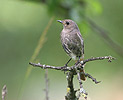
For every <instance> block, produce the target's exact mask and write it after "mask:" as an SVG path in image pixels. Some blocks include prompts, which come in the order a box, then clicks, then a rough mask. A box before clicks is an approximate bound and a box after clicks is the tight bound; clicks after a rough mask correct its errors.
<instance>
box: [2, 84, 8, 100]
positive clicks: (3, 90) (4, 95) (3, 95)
mask: <svg viewBox="0 0 123 100" xmlns="http://www.w3.org/2000/svg"><path fill="white" fill-rule="evenodd" d="M6 94H7V87H6V85H4V86H3V89H2V100H5V97H6Z"/></svg>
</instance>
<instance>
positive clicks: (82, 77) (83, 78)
mask: <svg viewBox="0 0 123 100" xmlns="http://www.w3.org/2000/svg"><path fill="white" fill-rule="evenodd" d="M84 73H85V71H84V69H80V78H81V80H83V81H85V80H86V78H85V74H84Z"/></svg>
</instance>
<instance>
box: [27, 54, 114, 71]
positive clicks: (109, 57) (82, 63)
mask: <svg viewBox="0 0 123 100" xmlns="http://www.w3.org/2000/svg"><path fill="white" fill-rule="evenodd" d="M103 59H108V62H111V60H114V59H115V58H114V57H112V56H104V57H92V58H90V59H86V60H84V61H81V62H80V63H79V64H81V65H84V64H85V63H87V62H89V61H94V60H103ZM29 64H30V65H32V66H34V67H40V68H42V69H55V70H61V71H71V70H73V69H74V68H75V66H71V67H64V66H58V67H55V66H50V65H45V64H43V65H42V64H40V63H38V64H35V63H32V62H29ZM79 64H78V65H76V68H79V67H80V65H79Z"/></svg>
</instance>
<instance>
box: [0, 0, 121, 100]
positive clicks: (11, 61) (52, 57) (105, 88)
mask: <svg viewBox="0 0 123 100" xmlns="http://www.w3.org/2000/svg"><path fill="white" fill-rule="evenodd" d="M122 4H123V1H122V0H91V1H89V0H76V1H74V0H0V90H2V87H3V85H4V84H6V85H7V89H8V94H7V100H45V93H44V89H45V80H44V73H45V72H44V70H42V69H40V68H32V66H29V65H28V63H29V61H30V59H31V57H32V55H33V53H34V50H35V48H36V47H37V45H38V41H39V39H40V36H41V35H42V33H43V31H44V29H45V27H46V26H47V24H48V22H49V21H50V20H51V18H53V22H52V23H51V27H49V30H48V32H47V34H46V41H45V43H44V44H43V47H42V48H41V51H40V53H39V54H38V56H37V57H36V59H35V60H34V61H33V62H40V63H42V64H48V65H54V66H63V65H64V64H65V63H66V61H67V60H68V59H69V57H68V56H67V55H66V53H65V52H64V51H63V49H62V46H61V43H60V32H61V30H62V25H61V24H59V23H57V21H56V20H58V19H65V18H69V19H73V20H75V21H76V22H77V24H78V25H79V28H80V31H81V33H82V35H83V38H84V42H85V59H87V58H89V57H92V56H93V57H96V56H106V55H112V56H114V57H115V58H116V60H115V61H113V62H112V63H108V62H107V60H104V61H94V62H90V63H87V64H86V67H85V71H86V72H87V73H89V74H91V75H92V76H93V77H95V78H96V79H97V80H101V81H102V82H101V83H100V84H98V85H95V84H94V83H93V82H92V81H91V80H90V79H87V81H86V82H84V83H83V85H84V89H85V90H86V91H87V92H88V94H89V95H88V100H123V95H122V94H123V56H122V55H123V54H120V53H118V52H117V51H115V50H114V49H113V48H112V47H111V46H110V45H108V44H107V42H106V39H104V38H102V36H101V35H99V34H98V33H96V32H95V31H92V30H91V29H90V27H89V25H88V24H87V21H86V20H84V17H83V16H84V15H86V16H88V17H89V18H91V19H92V20H93V21H94V22H95V23H96V24H97V25H98V26H99V27H101V28H103V29H105V30H107V31H109V33H106V34H107V35H108V36H109V37H110V38H111V39H112V40H113V41H115V43H117V44H118V45H120V46H121V47H122V46H123V33H122V32H123V13H122V12H123V11H122V9H123V6H122ZM121 51H122V50H121ZM121 53H122V52H121ZM72 64H73V61H72V62H71V63H70V64H69V65H72ZM29 68H32V71H31V73H30V75H29V77H28V78H25V75H26V73H27V69H29ZM48 71H49V73H48V75H49V76H48V77H49V80H50V83H49V84H50V87H49V97H50V100H63V99H64V96H65V94H66V87H67V82H66V76H65V74H64V73H63V72H61V71H55V70H48ZM74 84H75V88H76V89H77V88H78V81H77V79H76V77H75V78H74ZM0 97H1V94H0Z"/></svg>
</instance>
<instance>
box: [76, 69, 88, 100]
mask: <svg viewBox="0 0 123 100" xmlns="http://www.w3.org/2000/svg"><path fill="white" fill-rule="evenodd" d="M77 77H78V81H79V85H80V93H79V96H78V98H79V97H80V96H81V94H82V95H83V97H84V98H85V99H87V95H88V94H87V93H86V92H85V90H84V88H83V85H82V80H81V78H80V72H79V71H77Z"/></svg>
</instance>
